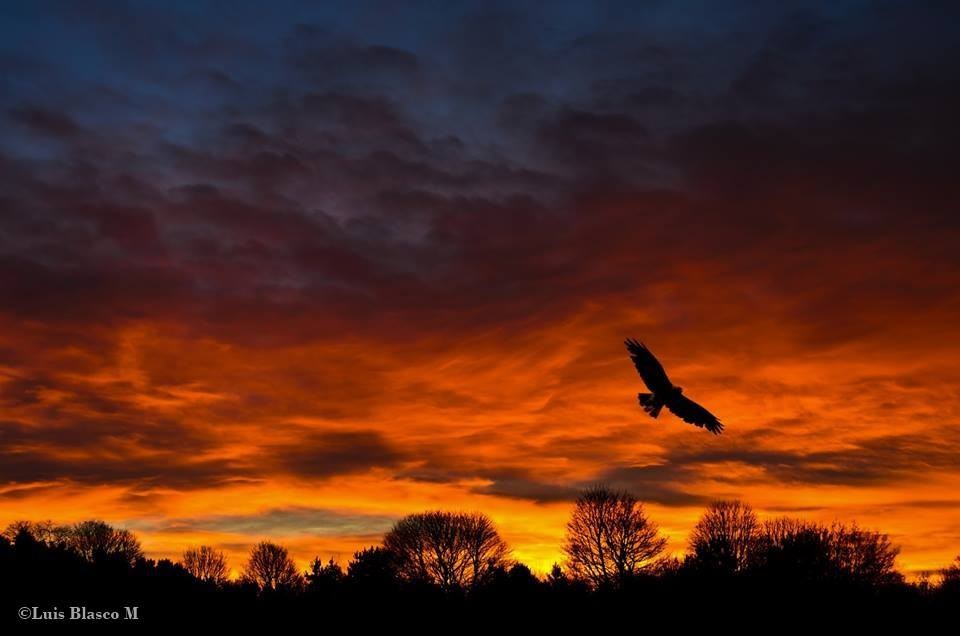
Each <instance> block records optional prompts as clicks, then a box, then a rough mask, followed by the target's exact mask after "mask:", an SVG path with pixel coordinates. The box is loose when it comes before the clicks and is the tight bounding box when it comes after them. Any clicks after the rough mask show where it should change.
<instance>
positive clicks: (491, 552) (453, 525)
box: [383, 511, 509, 590]
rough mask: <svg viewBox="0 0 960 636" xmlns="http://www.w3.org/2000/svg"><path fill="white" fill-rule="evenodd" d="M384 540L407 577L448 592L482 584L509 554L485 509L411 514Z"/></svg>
mask: <svg viewBox="0 0 960 636" xmlns="http://www.w3.org/2000/svg"><path fill="white" fill-rule="evenodd" d="M383 544H384V547H385V548H386V549H387V550H388V551H389V552H391V553H392V554H393V555H395V557H396V565H397V569H398V572H399V574H400V576H401V577H402V578H404V579H407V580H411V581H425V582H430V583H435V584H437V585H439V586H440V587H442V588H443V589H446V590H451V589H457V588H464V587H469V586H472V585H476V584H479V583H481V582H482V581H484V580H485V579H486V578H487V577H488V576H489V575H490V574H491V573H492V572H493V571H494V570H495V569H496V568H497V567H500V566H502V565H503V564H504V562H505V561H506V557H507V554H508V552H509V550H508V548H507V544H506V543H505V542H504V541H503V539H501V538H500V534H499V533H498V532H497V529H496V526H495V525H494V523H493V521H491V520H490V518H489V517H487V516H486V515H483V514H480V513H456V512H443V511H435V512H424V513H420V514H414V515H409V516H407V517H404V518H403V519H401V520H400V521H398V522H397V523H395V524H394V526H393V528H392V529H391V530H390V532H388V533H387V535H386V536H385V537H384V541H383Z"/></svg>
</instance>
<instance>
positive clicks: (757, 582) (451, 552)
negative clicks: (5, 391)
mask: <svg viewBox="0 0 960 636" xmlns="http://www.w3.org/2000/svg"><path fill="white" fill-rule="evenodd" d="M665 547H666V539H665V538H664V537H663V536H662V534H661V533H660V530H659V528H658V527H657V525H656V524H655V523H654V522H653V521H652V520H651V519H650V518H649V517H648V516H647V515H646V512H645V510H644V507H643V505H642V503H641V502H640V501H639V500H638V499H637V498H636V497H634V496H633V495H631V494H629V493H626V492H622V491H613V490H609V489H606V488H602V487H597V488H593V489H590V490H588V491H586V492H584V493H582V494H581V496H580V497H579V498H578V499H577V501H576V504H575V505H574V508H573V511H572V514H571V517H570V521H569V523H568V524H567V535H566V538H565V542H564V545H563V552H564V555H565V558H564V561H563V563H562V564H556V565H554V566H553V568H552V570H551V571H550V572H549V573H548V574H546V575H544V576H537V575H535V574H534V573H533V572H532V571H531V570H530V569H529V568H528V567H527V566H526V565H524V564H523V563H520V562H518V561H517V560H515V559H514V558H512V556H511V553H510V549H509V546H508V545H507V544H506V542H505V541H504V540H503V538H502V537H501V536H500V534H499V532H498V531H497V528H496V526H495V524H494V523H493V522H492V521H491V520H490V519H489V518H488V517H487V516H485V515H483V514H480V513H462V512H445V511H433V512H425V513H419V514H413V515H409V516H407V517H405V518H403V519H401V520H399V521H397V522H396V523H395V524H394V526H393V527H392V528H391V530H390V531H389V532H387V534H386V535H385V536H384V539H383V541H382V543H381V544H380V545H376V546H371V547H368V548H365V549H363V550H360V551H358V552H357V553H355V554H354V555H353V558H352V559H350V560H349V562H348V563H346V564H345V565H341V564H340V563H337V562H335V561H334V560H332V559H330V560H323V559H321V558H320V557H317V558H316V559H314V561H313V562H312V564H311V565H310V568H309V569H308V570H307V571H305V572H303V571H300V570H299V569H298V567H297V565H296V563H295V562H294V560H293V559H292V558H291V556H290V554H289V552H288V551H287V549H286V548H284V547H283V546H281V545H278V544H276V543H272V542H269V541H263V542H260V543H258V544H257V545H255V546H254V547H253V548H252V550H251V551H250V553H249V555H248V558H247V560H246V562H245V563H244V564H243V567H242V574H241V576H240V577H239V579H237V580H230V579H229V578H228V573H229V571H230V570H229V564H228V562H227V558H226V556H225V555H224V553H223V552H221V551H219V550H217V549H216V548H214V547H211V546H197V547H193V548H190V549H188V550H186V551H185V552H184V553H183V555H182V558H181V559H180V560H179V561H176V562H174V561H171V560H168V559H161V560H153V559H148V558H146V557H145V556H144V553H143V550H142V548H141V545H140V542H139V541H138V539H137V538H136V536H135V535H134V534H133V533H132V532H130V531H128V530H124V529H119V528H114V527H112V526H110V525H108V524H106V523H104V522H102V521H84V522H81V523H77V524H73V525H58V524H55V523H52V522H25V521H24V522H17V523H14V524H11V525H10V526H9V527H8V528H7V529H6V530H5V531H4V532H3V534H2V536H0V581H2V590H0V591H2V596H3V598H4V600H5V604H8V605H10V611H9V612H8V613H7V616H6V618H8V619H9V618H11V617H13V616H14V615H15V611H16V609H17V608H22V607H31V608H33V607H36V608H38V611H40V612H42V611H44V610H48V609H50V608H52V607H58V608H61V609H62V608H65V607H69V606H73V605H80V606H83V607H87V608H89V609H91V610H99V609H106V610H111V609H117V608H122V607H124V606H138V607H139V608H140V609H139V613H140V617H141V620H143V621H146V622H155V623H156V622H159V623H177V622H182V621H192V622H204V623H206V622H209V621H211V620H213V621H214V622H218V623H219V624H225V623H234V622H236V623H237V624H243V623H249V622H251V621H266V622H271V621H275V620H284V621H287V620H291V621H293V620H297V621H299V620H304V621H310V620H311V617H315V616H320V615H326V616H327V619H326V620H328V621H332V620H344V621H348V622H349V621H359V623H364V622H381V621H391V622H399V623H402V622H404V620H409V621H419V620H422V617H423V616H424V615H425V614H424V613H426V615H429V616H433V617H438V616H440V615H453V614H456V615H458V616H465V615H473V616H475V617H476V618H477V619H478V620H480V619H488V618H489V617H490V616H492V615H493V614H495V613H497V612H501V611H509V612H514V613H515V612H518V611H519V612H522V613H523V614H524V615H526V616H527V617H528V618H531V617H534V616H539V617H547V616H550V617H553V618H557V617H559V616H564V615H568V616H580V617H581V618H582V617H584V616H594V615H596V616H604V617H607V618H610V619H611V620H613V619H612V618H611V617H614V616H616V615H617V612H623V611H626V612H646V613H652V614H663V613H664V612H666V613H667V614H669V613H671V612H673V613H675V614H676V616H675V618H676V620H678V621H683V620H686V621H696V620H705V619H706V618H707V617H710V616H714V617H721V616H728V615H729V611H730V610H731V608H740V610H741V611H744V610H747V609H749V611H750V612H751V613H752V615H754V616H758V615H760V614H763V613H773V614H776V613H778V612H779V613H781V614H782V613H784V612H786V613H791V614H793V615H794V616H795V618H796V619H798V620H799V619H801V618H804V617H806V618H809V617H810V616H813V615H820V614H823V615H827V614H830V615H837V614H838V613H843V614H846V615H848V616H854V615H857V616H870V617H873V618H874V619H877V620H880V619H881V617H891V618H893V617H901V618H902V617H907V616H913V617H915V616H918V615H933V614H937V613H940V612H950V611H954V612H955V611H956V609H957V606H958V604H960V557H958V558H957V560H956V562H955V563H954V564H953V565H951V566H949V567H946V568H944V569H943V570H942V571H941V572H940V573H939V576H938V577H936V579H935V580H931V579H925V580H921V581H920V582H914V583H908V582H906V581H905V579H904V577H903V576H902V575H901V573H899V572H898V571H897V570H896V568H895V560H896V557H897V553H898V548H897V547H896V546H894V545H892V544H891V542H890V540H889V538H888V537H887V535H885V534H883V533H880V532H876V531H873V530H867V529H863V528H860V527H858V526H856V525H845V524H839V523H835V524H833V525H829V526H826V525H821V524H817V523H812V522H808V521H802V520H797V519H790V518H779V519H770V520H765V521H760V520H759V519H758V518H757V516H756V514H755V513H754V512H753V510H751V508H750V507H749V506H748V505H746V504H744V503H742V502H739V501H721V502H716V503H714V504H712V505H710V506H709V507H708V508H707V510H706V511H705V512H704V513H703V515H702V516H701V518H700V520H699V521H698V522H697V524H696V525H695V527H694V529H693V531H692V533H691V535H690V538H689V550H688V552H687V554H686V555H685V556H684V557H683V558H682V559H678V558H675V557H671V556H666V555H665V554H664V551H665ZM798 612H800V613H799V614H798ZM491 613H493V614H491ZM18 620H19V619H18ZM20 622H22V621H20ZM359 623H358V624H359ZM399 623H398V624H399Z"/></svg>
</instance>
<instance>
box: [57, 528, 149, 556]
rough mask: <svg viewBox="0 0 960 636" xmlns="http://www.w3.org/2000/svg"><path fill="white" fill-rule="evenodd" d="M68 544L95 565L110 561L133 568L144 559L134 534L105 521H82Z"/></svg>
mask: <svg viewBox="0 0 960 636" xmlns="http://www.w3.org/2000/svg"><path fill="white" fill-rule="evenodd" d="M68 543H69V545H70V547H71V548H72V549H73V550H74V551H75V552H76V553H77V554H79V555H80V556H82V557H83V558H85V559H86V560H88V561H90V562H93V563H100V562H106V561H110V562H114V563H124V564H126V565H131V566H132V565H133V564H134V563H135V562H136V561H137V559H142V558H143V549H142V548H141V547H140V540H139V539H137V537H136V536H135V535H134V534H133V533H132V532H130V531H129V530H126V529H120V528H114V527H113V526H111V525H109V524H107V523H105V522H103V521H81V522H80V523H78V524H76V525H74V526H73V527H72V528H71V529H70V532H69V535H68Z"/></svg>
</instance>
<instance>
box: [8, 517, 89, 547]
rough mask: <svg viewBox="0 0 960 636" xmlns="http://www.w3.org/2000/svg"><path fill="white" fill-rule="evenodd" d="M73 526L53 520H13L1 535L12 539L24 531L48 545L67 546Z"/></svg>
mask: <svg viewBox="0 0 960 636" xmlns="http://www.w3.org/2000/svg"><path fill="white" fill-rule="evenodd" d="M72 531H73V528H72V527H71V526H67V525H62V524H57V523H54V522H53V521H49V520H47V521H14V522H13V523H11V524H10V525H8V526H7V528H6V530H4V531H3V536H4V537H6V538H7V539H9V540H10V541H11V542H12V541H14V540H15V539H16V537H17V535H18V534H21V533H23V532H26V533H27V534H29V535H30V537H32V538H33V539H34V540H36V541H39V542H41V543H44V544H46V545H48V546H67V545H68V544H69V543H70V536H71V534H72Z"/></svg>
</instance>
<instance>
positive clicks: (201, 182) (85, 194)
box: [0, 0, 960, 574]
mask: <svg viewBox="0 0 960 636" xmlns="http://www.w3.org/2000/svg"><path fill="white" fill-rule="evenodd" d="M958 13H960V11H958V9H957V5H956V4H955V3H950V2H924V1H912V2H887V1H876V2H867V1H834V2H820V3H811V2H795V1H791V0H787V1H784V2H777V3H770V2H745V1H739V2H737V1H731V2H723V3H718V2H706V1H703V2H665V1H659V0H648V1H644V2H623V3H614V2H610V3H607V2H597V3H560V2H556V3H538V2H533V3H523V2H516V1H511V2H504V3H497V2H484V3H463V2H420V3H373V4H371V3H364V2H349V3H347V2H333V3H305V2H304V3H299V2H296V3H295V2H288V1H286V0H274V1H272V2H270V3H251V2H172V1H170V0H165V1H163V2H130V3H120V2H95V1H91V2H83V3H76V2H18V1H11V2H5V3H3V5H2V9H0V16H2V19H0V523H2V524H5V523H7V522H10V521H13V520H16V519H24V518H26V519H47V518H50V519H54V520H57V521H61V522H71V521H77V520H81V519H87V518H101V519H104V520H107V521H109V522H110V523H114V524H116V525H120V526H124V527H128V528H131V529H133V530H135V531H136V532H137V534H138V536H139V537H140V538H141V540H142V542H143V544H144V548H145V549H146V551H147V553H148V555H150V556H152V557H156V558H159V557H171V558H176V557H177V556H178V555H179V554H180V553H181V552H182V551H183V550H184V549H185V548H186V547H189V546H193V545H198V544H201V543H203V544H208V545H214V546H217V547H219V548H221V549H223V550H225V551H226V552H227V553H228V555H229V557H230V563H231V566H232V567H233V568H234V570H235V571H236V570H239V569H240V568H241V567H242V565H243V560H244V555H245V554H246V552H247V550H248V549H249V547H250V546H251V545H252V544H253V543H255V542H256V541H258V540H260V539H264V538H270V539H273V540H276V541H279V542H281V543H283V544H284V545H286V546H288V547H289V548H290V549H291V551H292V553H293V554H294V556H295V557H296V558H297V559H298V562H299V563H300V564H301V565H304V566H305V565H306V563H307V562H308V561H309V560H310V559H311V558H312V557H313V556H316V555H319V556H321V558H323V559H327V558H329V557H334V558H336V559H339V560H340V561H341V562H346V560H348V559H349V557H350V556H351V554H352V553H353V551H354V550H355V549H357V548H359V547H362V546H365V545H371V544H375V543H377V542H378V541H379V539H380V537H381V536H382V533H383V532H384V531H385V530H387V529H389V527H390V525H391V524H392V523H393V522H394V521H395V520H396V519H398V518H400V517H401V516H403V515H404V514H408V513H412V512H420V511H424V510H433V509H440V508H442V509H451V510H471V511H472V510H476V511H481V512H484V513H486V514H488V515H489V516H490V517H491V518H492V519H493V520H494V521H495V522H496V523H497V524H498V526H499V528H500V530H501V532H502V534H503V535H504V537H505V538H506V539H507V541H508V542H509V543H510V545H511V547H512V548H513V554H514V556H516V557H517V558H519V559H520V560H523V561H524V562H526V563H528V564H529V565H530V566H531V567H533V568H534V569H535V570H538V571H545V570H548V569H549V568H550V566H551V564H552V563H553V562H555V561H559V560H561V559H562V554H561V552H560V546H561V543H562V539H563V533H564V526H565V523H566V520H567V519H568V517H569V514H570V510H571V504H572V501H573V499H574V498H575V496H576V493H577V492H578V490H580V489H582V488H584V487H586V486H589V485H592V484H596V483H604V484H608V485H611V486H613V487H616V488H624V489H628V490H630V491H631V492H633V493H634V494H636V495H637V496H638V497H640V499H641V500H643V501H644V502H645V503H646V509H647V512H648V513H649V515H650V517H651V518H652V519H653V520H654V521H656V522H657V523H658V524H659V526H660V527H661V529H662V531H663V532H664V533H665V534H666V535H667V537H668V538H669V541H670V542H669V550H670V551H671V552H672V553H675V554H681V553H682V552H683V551H684V549H685V542H686V537H687V533H688V532H689V530H690V528H691V526H692V525H693V523H695V521H696V519H697V517H698V516H699V515H700V513H701V512H702V510H703V508H704V506H705V505H707V504H708V503H709V502H710V501H712V500H716V499H729V498H742V499H744V500H745V501H747V502H749V503H751V504H752V505H753V506H754V508H755V509H756V510H757V512H758V514H759V515H760V517H761V518H770V517H775V516H780V515H790V516H799V517H804V518H807V519H812V520H817V521H822V522H824V523H831V522H833V521H841V522H845V523H851V522H854V521H856V522H857V523H859V524H861V525H862V526H865V527H869V528H876V529H880V530H883V531H885V532H888V533H889V534H890V535H891V538H892V539H893V541H894V542H895V543H896V544H898V545H900V546H901V548H902V551H901V554H900V557H899V560H898V566H899V567H900V568H901V569H902V570H903V571H905V572H908V573H914V574H915V573H916V572H918V571H921V570H925V569H931V568H938V567H942V566H944V565H946V564H948V563H949V562H950V561H952V560H953V558H954V556H956V555H957V554H958V553H960V495H958V494H957V492H958V491H957V484H958V483H960V482H958V480H960V365H958V361H960V328H958V317H960V249H958V248H960V216H958V212H960V206H958V203H960V199H958V194H960V182H958V180H957V177H956V156H955V155H956V148H957V147H958V145H960V129H958V125H957V116H956V113H958V112H960V83H958V78H960V39H958V38H957V37H956V29H955V26H952V25H955V24H957V23H958V20H960V15H958ZM951 165H953V166H954V168H950V166H951ZM625 337H634V338H638V339H641V340H643V341H644V342H645V343H646V344H648V345H649V346H650V348H651V349H652V350H653V352H654V353H655V354H656V355H657V356H658V357H659V358H660V359H661V361H662V362H663V363H664V365H665V366H666V369H667V372H668V373H669V374H670V375H671V378H672V379H673V380H674V381H675V382H676V383H677V384H680V385H682V386H683V387H684V388H685V395H688V396H689V397H691V398H693V399H695V400H697V401H698V402H700V403H702V404H704V405H705V406H707V407H708V408H709V409H710V410H711V411H712V412H714V413H716V414H717V415H718V416H719V417H720V418H721V420H723V422H724V423H725V424H726V427H727V428H726V431H725V432H724V434H723V435H721V436H719V437H715V436H712V435H710V434H708V433H706V432H705V431H703V430H701V429H697V428H695V427H692V426H689V425H686V424H684V423H683V422H681V421H679V420H678V419H676V418H675V417H673V416H672V415H670V414H667V413H665V414H663V415H661V416H660V418H659V419H657V420H653V419H650V418H649V417H647V416H646V415H645V414H644V413H643V412H641V411H640V410H639V408H638V406H637V403H636V393H637V392H638V391H640V390H642V389H643V387H642V384H641V383H640V380H639V378H638V377H637V375H636V373H635V371H634V369H633V366H632V365H631V363H630V360H629V358H628V357H627V355H626V352H625V350H624V348H623V339H624V338H625Z"/></svg>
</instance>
